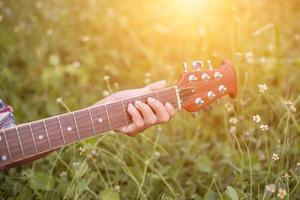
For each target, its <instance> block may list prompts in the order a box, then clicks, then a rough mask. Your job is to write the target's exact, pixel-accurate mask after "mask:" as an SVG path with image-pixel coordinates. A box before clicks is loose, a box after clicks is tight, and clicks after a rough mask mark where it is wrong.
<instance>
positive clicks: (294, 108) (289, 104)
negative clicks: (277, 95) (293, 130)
mask: <svg viewBox="0 0 300 200" xmlns="http://www.w3.org/2000/svg"><path fill="white" fill-rule="evenodd" d="M283 103H284V104H286V105H287V107H288V109H289V110H291V111H292V112H296V111H297V109H296V106H295V105H294V103H293V102H292V101H284V102H283Z"/></svg>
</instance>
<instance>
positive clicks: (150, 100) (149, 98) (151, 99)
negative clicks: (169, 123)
mask: <svg viewBox="0 0 300 200" xmlns="http://www.w3.org/2000/svg"><path fill="white" fill-rule="evenodd" d="M147 101H148V102H149V103H153V102H155V99H154V98H152V97H148V99H147Z"/></svg>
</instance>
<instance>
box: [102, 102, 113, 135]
mask: <svg viewBox="0 0 300 200" xmlns="http://www.w3.org/2000/svg"><path fill="white" fill-rule="evenodd" d="M104 106H105V113H106V117H107V121H108V125H109V129H110V130H113V129H112V127H111V124H110V119H109V116H108V111H107V106H106V104H105V105H104Z"/></svg>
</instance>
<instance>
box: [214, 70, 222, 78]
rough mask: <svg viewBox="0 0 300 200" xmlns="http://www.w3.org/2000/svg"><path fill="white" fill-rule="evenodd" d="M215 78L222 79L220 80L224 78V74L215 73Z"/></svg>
mask: <svg viewBox="0 0 300 200" xmlns="http://www.w3.org/2000/svg"><path fill="white" fill-rule="evenodd" d="M214 77H215V78H216V79H220V78H222V77H223V74H222V73H221V72H218V71H217V72H215V73H214Z"/></svg>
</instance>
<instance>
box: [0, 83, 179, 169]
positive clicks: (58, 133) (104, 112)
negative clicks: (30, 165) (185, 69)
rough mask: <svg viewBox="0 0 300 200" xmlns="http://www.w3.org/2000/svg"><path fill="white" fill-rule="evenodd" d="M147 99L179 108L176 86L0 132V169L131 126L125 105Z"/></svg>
mask: <svg viewBox="0 0 300 200" xmlns="http://www.w3.org/2000/svg"><path fill="white" fill-rule="evenodd" d="M148 97H152V98H155V99H158V100H159V101H161V102H162V103H166V102H169V103H171V104H172V105H173V106H174V107H175V108H179V107H180V102H179V94H178V91H177V88H176V87H170V88H167V89H163V90H160V91H156V92H152V93H148V94H144V95H142V96H136V97H132V98H129V99H124V100H122V101H116V102H111V103H108V104H103V105H98V106H93V107H89V108H85V109H81V110H78V111H74V112H69V113H65V114H62V115H57V116H54V117H50V118H47V119H42V120H38V121H34V122H30V123H26V124H22V125H19V126H17V127H13V128H9V129H2V130H0V156H1V157H0V169H1V168H4V167H5V166H6V165H9V164H11V163H14V162H16V161H20V160H23V159H26V158H29V157H32V156H35V155H39V154H42V153H45V152H48V151H50V150H54V149H57V148H60V147H63V146H65V145H68V144H71V143H74V142H77V141H80V140H83V139H86V138H89V137H92V136H95V135H97V134H100V133H104V132H107V131H110V130H116V129H118V128H120V127H123V126H126V125H129V124H130V123H132V119H131V117H130V115H129V113H128V112H127V107H128V104H129V103H132V104H134V102H135V101H137V100H139V101H142V102H146V101H147V98H148Z"/></svg>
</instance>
